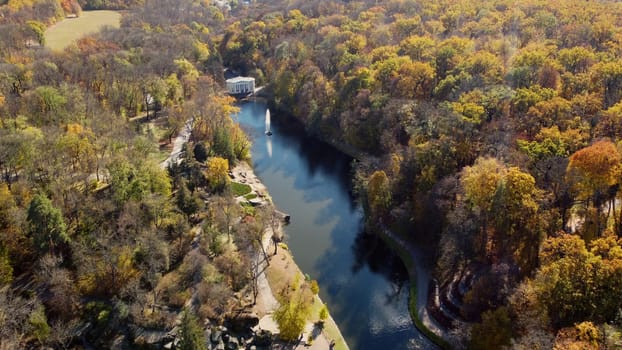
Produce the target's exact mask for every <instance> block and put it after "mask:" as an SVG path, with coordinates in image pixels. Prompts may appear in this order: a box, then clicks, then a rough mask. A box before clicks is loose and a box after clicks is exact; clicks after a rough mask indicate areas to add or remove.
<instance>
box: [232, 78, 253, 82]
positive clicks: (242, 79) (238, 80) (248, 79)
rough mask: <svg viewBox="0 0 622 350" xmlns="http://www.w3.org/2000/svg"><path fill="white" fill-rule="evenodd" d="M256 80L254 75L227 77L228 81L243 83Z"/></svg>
mask: <svg viewBox="0 0 622 350" xmlns="http://www.w3.org/2000/svg"><path fill="white" fill-rule="evenodd" d="M249 81H255V78H252V77H235V78H231V79H227V83H241V82H249Z"/></svg>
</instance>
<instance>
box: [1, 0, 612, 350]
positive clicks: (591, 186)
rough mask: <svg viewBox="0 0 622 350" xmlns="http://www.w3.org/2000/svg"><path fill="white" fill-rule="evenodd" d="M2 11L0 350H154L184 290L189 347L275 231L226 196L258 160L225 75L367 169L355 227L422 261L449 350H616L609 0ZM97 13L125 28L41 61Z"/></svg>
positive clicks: (66, 4) (358, 186)
mask: <svg viewBox="0 0 622 350" xmlns="http://www.w3.org/2000/svg"><path fill="white" fill-rule="evenodd" d="M0 5H1V6H0V171H1V174H2V179H1V181H2V182H1V183H0V211H1V212H2V213H1V214H0V285H2V286H3V287H2V288H1V289H0V325H1V326H0V339H2V344H1V345H2V346H7V347H8V348H11V347H13V348H22V347H32V348H36V347H41V346H51V347H54V348H71V347H76V346H79V344H82V342H83V341H85V342H87V343H88V344H91V345H92V346H94V347H96V348H110V347H112V346H113V345H114V344H117V345H118V344H121V343H128V344H131V345H133V346H146V345H147V344H145V339H144V338H141V337H140V336H136V334H138V333H137V332H136V330H137V329H164V330H170V329H172V328H173V327H174V325H175V323H176V322H177V317H178V315H180V310H181V309H182V308H183V306H184V303H185V302H186V300H188V299H189V298H192V299H193V300H195V301H196V302H197V303H198V304H199V305H201V307H200V308H199V310H198V314H197V315H187V314H185V315H186V316H184V317H183V324H184V325H186V326H187V329H194V328H196V322H197V321H196V319H195V318H196V317H199V318H201V319H205V318H209V319H212V320H218V319H219V318H222V317H223V316H224V315H225V314H226V313H227V312H229V311H231V310H232V309H234V308H235V307H237V306H238V304H239V303H241V301H240V300H239V299H236V294H239V292H240V291H243V290H246V289H247V288H251V287H252V285H253V277H254V274H253V272H252V269H253V266H252V256H253V255H252V254H254V252H255V251H256V249H257V244H256V243H257V240H258V239H259V240H260V239H261V238H258V237H261V232H263V229H262V227H263V226H265V225H269V221H270V220H269V218H268V216H269V215H268V214H266V213H263V212H261V211H259V210H253V209H252V208H239V207H238V206H237V205H235V204H234V203H232V195H231V185H230V184H229V180H228V177H227V171H228V168H229V165H233V164H235V163H236V162H238V161H240V160H244V159H247V158H248V156H249V155H248V148H249V144H248V140H247V139H246V137H245V135H244V133H243V132H242V131H241V130H240V129H239V127H238V126H237V125H236V124H234V123H233V122H232V121H231V119H230V118H229V115H230V114H231V113H232V112H233V111H235V106H234V104H233V100H232V99H231V98H229V97H227V96H224V95H222V90H223V89H222V86H223V83H224V81H223V77H222V70H223V68H224V67H229V68H232V69H235V70H237V71H239V72H240V73H242V74H244V75H249V76H252V77H254V78H255V79H256V81H257V85H265V86H266V90H267V91H268V92H269V93H270V94H271V100H272V104H273V105H274V107H275V108H277V109H279V110H280V111H282V112H285V113H288V114H289V115H291V116H293V117H295V118H296V119H297V120H299V121H300V122H301V123H302V124H304V126H305V128H306V130H307V131H308V132H309V133H310V134H313V135H315V136H316V137H318V138H320V139H322V140H324V141H326V142H328V143H330V144H332V145H334V146H335V147H337V148H339V149H341V150H343V151H344V152H346V153H348V154H351V155H352V156H354V157H355V158H356V159H357V161H356V162H355V164H354V168H355V172H354V175H353V176H354V179H355V189H354V190H355V192H356V194H357V196H358V198H359V201H360V202H361V204H362V205H363V207H364V209H365V214H366V225H367V227H368V230H370V231H375V232H380V231H392V232H396V233H398V234H400V235H401V236H402V237H404V238H405V239H407V240H409V241H411V242H414V243H415V244H420V243H422V242H423V243H425V244H428V245H430V246H431V247H433V249H434V250H435V252H436V254H435V271H434V276H435V278H436V280H437V281H438V286H439V290H440V292H439V295H438V298H437V299H439V300H440V301H437V302H435V301H431V302H430V303H429V305H428V308H429V309H430V310H431V313H432V314H433V315H434V316H435V318H436V319H437V321H438V322H439V323H440V324H442V325H443V326H444V327H446V328H448V329H452V332H451V338H450V339H446V341H448V342H449V343H450V344H452V346H453V347H454V348H468V349H500V348H504V347H505V348H508V349H532V348H540V349H614V348H616V347H619V346H620V345H619V344H620V342H622V204H621V203H620V201H619V199H620V197H622V193H620V184H621V183H622V143H620V141H621V138H622V29H621V28H622V3H619V2H617V1H613V0H600V1H591V2H589V4H587V3H584V2H577V1H573V0H560V1H544V0H520V1H509V0H508V1H503V0H500V1H490V0H475V1H465V0H436V1H432V0H379V1H337V0H330V1H302V0H299V1H294V0H292V1H284V0H283V1H281V0H270V1H260V0H257V1H252V2H251V3H249V4H248V5H241V4H238V3H237V2H235V1H234V2H231V3H230V7H229V8H220V7H218V6H216V4H215V3H213V2H211V1H208V0H201V1H194V0H181V1H173V0H145V1H106V0H100V1H98V0H94V1H91V0H86V1H82V0H79V1H77V2H76V1H64V0H63V1H57V0H8V1H6V0H5V1H0ZM104 8H105V9H117V10H127V12H125V13H124V15H123V19H122V24H121V28H120V29H108V30H104V31H103V32H102V33H100V34H98V35H94V36H89V37H86V38H83V39H81V40H79V41H78V42H76V43H75V44H74V45H72V46H70V47H69V48H67V49H66V50H65V51H64V52H62V53H52V52H50V51H48V50H46V49H45V48H44V47H42V46H44V44H45V37H44V34H43V33H44V30H45V28H46V27H47V26H49V25H52V24H53V23H55V22H57V21H58V20H60V19H62V18H63V17H64V16H65V15H67V14H75V13H78V14H79V10H82V9H84V10H88V9H104ZM149 101H153V103H150V102H149ZM154 117H158V118H156V119H158V120H160V121H161V122H159V123H148V122H144V120H145V119H146V120H147V121H148V120H150V119H152V118H154ZM189 118H193V132H192V135H191V142H190V143H189V144H188V146H187V147H186V148H185V154H186V156H185V160H184V162H182V163H181V164H180V165H179V166H172V167H169V168H168V169H162V167H160V165H159V164H160V162H161V161H162V160H163V159H164V158H165V157H166V154H167V149H166V147H163V146H165V144H166V143H167V141H168V142H170V140H171V138H172V137H174V136H175V135H176V134H177V133H178V132H179V131H180V129H181V128H182V126H183V124H184V123H185V122H186V121H187V120H188V119H189ZM222 208H226V209H225V210H222ZM234 210H239V211H243V212H242V213H240V214H236V216H240V215H244V216H245V217H247V218H249V219H248V220H243V221H240V222H239V223H236V224H235V227H234V229H233V230H231V229H230V227H231V226H232V225H231V222H230V221H231V217H232V214H231V213H232V212H233V211H234ZM199 232H200V233H199ZM197 235H200V236H201V237H203V239H202V240H200V241H199V247H198V248H195V247H194V246H193V240H194V239H195V236H197ZM231 236H233V237H231ZM232 242H233V243H232ZM190 333H192V332H191V331H188V334H190ZM493 335H494V336H493ZM78 339H80V340H79V341H78ZM113 343H114V344H113ZM5 344H6V345H5Z"/></svg>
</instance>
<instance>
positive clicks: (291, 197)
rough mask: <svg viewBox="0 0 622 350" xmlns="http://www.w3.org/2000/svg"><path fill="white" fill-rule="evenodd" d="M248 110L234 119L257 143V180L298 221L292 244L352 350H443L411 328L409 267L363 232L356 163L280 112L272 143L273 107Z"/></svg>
mask: <svg viewBox="0 0 622 350" xmlns="http://www.w3.org/2000/svg"><path fill="white" fill-rule="evenodd" d="M240 107H241V111H240V113H239V114H238V115H237V116H234V119H235V120H237V121H239V123H240V125H241V126H242V127H243V128H244V130H245V131H246V132H247V133H248V134H249V136H250V138H251V139H252V142H253V146H252V150H251V153H252V158H253V167H254V169H255V173H256V174H257V176H258V177H259V178H260V179H261V180H262V182H263V183H264V184H265V185H266V186H267V188H268V190H269V192H270V195H271V196H272V199H273V201H274V203H275V204H276V206H277V208H279V209H280V210H282V211H284V212H286V213H288V214H290V215H291V224H290V225H289V226H287V227H286V234H287V238H286V241H287V245H288V246H289V249H290V250H291V251H292V253H293V255H294V258H295V260H296V263H297V264H298V265H299V266H300V268H301V269H302V270H303V272H304V273H306V274H308V275H310V276H311V278H313V279H317V280H318V282H319V285H320V296H321V298H322V299H323V300H324V302H326V303H327V304H328V308H329V310H330V313H331V315H332V316H333V318H334V319H335V322H337V324H338V325H339V328H340V329H341V332H342V333H343V335H344V337H345V338H346V341H347V342H348V345H349V346H350V348H351V349H352V350H358V349H364V350H367V349H383V350H392V349H433V348H435V347H434V346H433V345H431V343H430V342H429V341H428V340H427V339H426V338H425V337H423V335H421V334H420V333H419V332H418V331H417V330H416V329H415V327H414V326H413V324H412V322H411V319H410V315H409V314H408V289H409V285H408V275H407V272H406V270H405V268H404V266H403V265H402V263H401V262H400V260H399V259H398V258H397V257H396V256H395V255H394V254H392V252H391V251H390V250H389V249H388V248H387V247H386V246H385V245H384V244H383V242H382V241H381V240H379V239H377V238H375V237H374V236H370V235H366V234H364V233H363V232H362V228H363V225H362V211H361V209H360V208H359V207H358V206H357V205H356V203H355V202H354V199H353V197H352V195H351V193H350V189H351V184H350V181H349V178H350V176H351V173H350V164H351V159H350V158H348V157H347V156H345V155H343V154H341V153H340V152H338V151H337V150H335V149H334V148H332V147H330V146H328V145H326V144H323V143H321V142H319V141H317V140H315V139H312V138H308V137H306V136H305V135H304V133H303V130H301V128H300V126H299V125H297V124H295V123H293V122H291V121H287V120H286V119H287V118H285V117H284V116H280V115H278V114H275V113H274V112H273V113H272V118H271V119H272V123H271V124H272V132H273V135H272V136H270V137H268V136H266V135H265V134H264V128H265V126H264V125H265V113H266V104H264V103H261V102H246V103H243V104H241V105H240Z"/></svg>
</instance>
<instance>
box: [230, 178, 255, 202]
mask: <svg viewBox="0 0 622 350" xmlns="http://www.w3.org/2000/svg"><path fill="white" fill-rule="evenodd" d="M231 191H232V192H233V196H234V197H239V196H245V195H247V194H249V193H250V192H251V187H250V186H249V185H247V184H241V183H239V182H233V181H232V182H231ZM247 199H249V198H247Z"/></svg>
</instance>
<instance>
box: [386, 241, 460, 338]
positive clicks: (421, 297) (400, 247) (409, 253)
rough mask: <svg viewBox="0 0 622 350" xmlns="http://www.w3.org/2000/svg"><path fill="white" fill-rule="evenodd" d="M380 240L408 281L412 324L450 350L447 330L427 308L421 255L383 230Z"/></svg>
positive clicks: (427, 288) (427, 278) (427, 275)
mask: <svg viewBox="0 0 622 350" xmlns="http://www.w3.org/2000/svg"><path fill="white" fill-rule="evenodd" d="M381 237H382V239H383V240H384V241H385V243H386V244H387V245H388V246H390V247H391V248H392V249H393V250H394V251H395V252H396V253H397V255H398V256H399V257H400V259H402V262H403V263H404V266H406V269H407V270H408V275H409V279H410V298H409V302H408V308H409V312H410V316H411V318H412V320H413V323H414V325H415V327H417V329H419V331H421V333H423V334H424V335H425V336H426V337H427V338H428V339H430V340H431V341H432V342H433V343H434V344H436V345H437V346H439V347H440V348H442V349H451V348H452V346H451V345H450V344H449V343H448V342H447V340H446V339H448V338H449V334H448V333H447V329H445V328H444V327H443V326H441V325H440V324H438V322H436V321H435V320H434V318H433V317H432V316H431V315H430V313H429V311H428V308H427V301H428V297H429V287H430V276H429V274H428V273H427V272H426V271H425V269H424V268H423V261H422V258H421V257H422V253H421V252H420V251H418V250H417V248H416V247H414V246H412V245H411V244H409V243H408V242H406V241H404V240H403V239H402V238H401V237H399V236H398V235H396V234H395V233H393V232H391V231H389V230H384V231H383V232H382V233H381Z"/></svg>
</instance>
